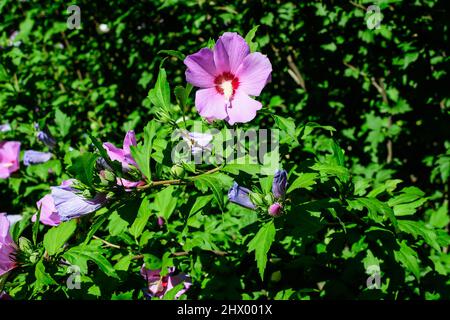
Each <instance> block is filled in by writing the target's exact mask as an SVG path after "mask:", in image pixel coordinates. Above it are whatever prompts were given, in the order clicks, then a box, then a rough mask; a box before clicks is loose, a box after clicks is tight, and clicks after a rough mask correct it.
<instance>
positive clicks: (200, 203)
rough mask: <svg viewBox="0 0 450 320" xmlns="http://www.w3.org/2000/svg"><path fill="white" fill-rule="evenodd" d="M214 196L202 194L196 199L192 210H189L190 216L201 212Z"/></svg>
mask: <svg viewBox="0 0 450 320" xmlns="http://www.w3.org/2000/svg"><path fill="white" fill-rule="evenodd" d="M212 197H213V196H211V195H208V196H200V197H197V198H196V199H195V203H194V205H193V206H192V208H191V211H189V216H192V215H194V214H196V213H197V212H199V211H200V210H201V209H203V207H205V206H206V205H207V204H208V203H210V202H211V199H212Z"/></svg>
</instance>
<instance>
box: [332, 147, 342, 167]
mask: <svg viewBox="0 0 450 320" xmlns="http://www.w3.org/2000/svg"><path fill="white" fill-rule="evenodd" d="M331 147H332V149H333V156H334V159H335V160H336V164H337V165H339V166H342V167H344V166H345V156H344V151H343V150H342V149H341V147H339V145H338V144H337V143H336V141H333V143H332V145H331Z"/></svg>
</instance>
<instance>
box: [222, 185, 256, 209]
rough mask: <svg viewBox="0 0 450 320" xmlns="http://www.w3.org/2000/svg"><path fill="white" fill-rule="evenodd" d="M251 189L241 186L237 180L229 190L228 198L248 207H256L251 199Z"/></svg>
mask: <svg viewBox="0 0 450 320" xmlns="http://www.w3.org/2000/svg"><path fill="white" fill-rule="evenodd" d="M250 192H251V191H250V190H249V189H247V188H244V187H241V186H239V185H238V184H237V183H236V182H234V183H233V186H232V187H231V188H230V190H229V191H228V200H230V201H231V202H233V203H236V204H238V205H241V206H243V207H245V208H248V209H256V206H255V204H254V203H253V202H252V200H250Z"/></svg>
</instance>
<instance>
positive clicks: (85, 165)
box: [69, 152, 98, 187]
mask: <svg viewBox="0 0 450 320" xmlns="http://www.w3.org/2000/svg"><path fill="white" fill-rule="evenodd" d="M97 159H98V155H97V154H93V153H90V152H85V153H83V154H82V155H81V156H79V157H77V158H75V160H74V161H73V162H72V165H71V166H70V168H69V172H70V173H71V174H72V175H73V176H74V177H75V178H76V179H77V180H78V181H80V182H82V183H84V184H85V185H87V186H88V187H92V186H93V185H92V181H93V179H94V169H95V163H96V161H97Z"/></svg>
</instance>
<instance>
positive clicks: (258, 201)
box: [249, 192, 264, 207]
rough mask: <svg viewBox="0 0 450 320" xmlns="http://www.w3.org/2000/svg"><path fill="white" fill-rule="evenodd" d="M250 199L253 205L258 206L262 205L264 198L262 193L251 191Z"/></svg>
mask: <svg viewBox="0 0 450 320" xmlns="http://www.w3.org/2000/svg"><path fill="white" fill-rule="evenodd" d="M249 196H250V200H251V201H252V202H253V204H254V205H256V206H258V207H260V206H263V205H264V199H263V196H262V194H259V193H256V192H251V193H250V195H249Z"/></svg>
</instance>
